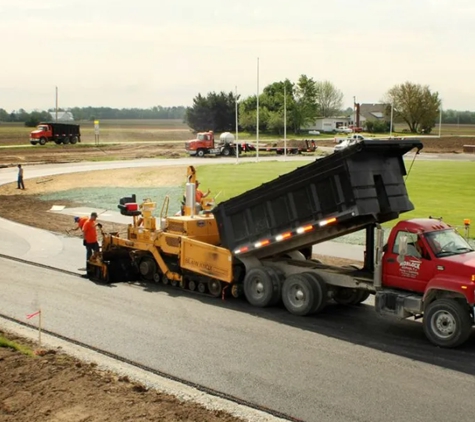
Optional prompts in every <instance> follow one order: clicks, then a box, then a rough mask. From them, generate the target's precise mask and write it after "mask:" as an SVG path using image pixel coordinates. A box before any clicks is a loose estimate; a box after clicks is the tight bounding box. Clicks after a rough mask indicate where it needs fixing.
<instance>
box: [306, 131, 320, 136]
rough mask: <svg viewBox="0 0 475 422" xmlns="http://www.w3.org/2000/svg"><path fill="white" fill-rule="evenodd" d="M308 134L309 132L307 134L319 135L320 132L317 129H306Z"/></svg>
mask: <svg viewBox="0 0 475 422" xmlns="http://www.w3.org/2000/svg"><path fill="white" fill-rule="evenodd" d="M308 134H309V135H317V136H318V135H320V132H319V131H318V130H309V131H308Z"/></svg>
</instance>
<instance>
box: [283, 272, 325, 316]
mask: <svg viewBox="0 0 475 422" xmlns="http://www.w3.org/2000/svg"><path fill="white" fill-rule="evenodd" d="M319 296H320V292H319V290H318V288H317V283H314V282H313V280H312V278H311V277H309V276H308V275H306V274H292V275H290V276H289V277H287V279H286V280H285V281H284V285H283V287H282V301H283V302H284V306H285V307H286V309H287V310H288V311H289V312H290V313H291V314H294V315H298V316H305V315H310V314H311V313H312V312H313V311H314V309H316V308H318V306H319V305H320V304H319V303H316V302H319V300H321V297H319Z"/></svg>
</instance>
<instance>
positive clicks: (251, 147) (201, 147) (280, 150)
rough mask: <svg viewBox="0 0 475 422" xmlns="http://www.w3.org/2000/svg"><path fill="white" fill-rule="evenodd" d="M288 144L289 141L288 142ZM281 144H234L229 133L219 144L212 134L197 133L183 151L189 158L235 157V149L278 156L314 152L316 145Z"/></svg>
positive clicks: (224, 134)
mask: <svg viewBox="0 0 475 422" xmlns="http://www.w3.org/2000/svg"><path fill="white" fill-rule="evenodd" d="M289 143H290V141H289ZM279 144H282V142H280V143H279V142H276V143H274V144H272V145H267V144H261V145H260V146H259V148H258V147H257V145H255V144H252V143H249V142H239V143H238V142H235V139H234V135H233V134H232V133H230V132H224V133H222V134H221V135H220V137H219V142H218V143H216V142H215V137H214V132H213V131H208V132H199V133H197V135H196V139H193V140H190V141H187V142H186V143H185V150H186V152H187V153H188V154H189V155H191V156H196V157H204V156H205V155H208V154H212V155H222V156H225V157H229V156H234V155H236V148H237V150H238V154H239V155H240V154H242V153H244V152H252V151H257V150H259V151H262V152H275V153H276V154H278V155H282V154H284V153H285V152H287V154H301V153H302V152H314V151H316V149H317V145H316V144H315V141H314V140H307V139H305V140H303V141H299V145H295V142H293V145H289V146H287V147H284V145H279Z"/></svg>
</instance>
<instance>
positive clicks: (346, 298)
mask: <svg viewBox="0 0 475 422" xmlns="http://www.w3.org/2000/svg"><path fill="white" fill-rule="evenodd" d="M368 297H369V292H367V291H365V290H359V289H350V288H348V287H340V288H339V289H338V290H337V292H336V294H335V296H334V297H333V299H334V300H335V302H336V303H339V304H340V305H358V304H359V303H361V302H364V301H365V300H366V299H368Z"/></svg>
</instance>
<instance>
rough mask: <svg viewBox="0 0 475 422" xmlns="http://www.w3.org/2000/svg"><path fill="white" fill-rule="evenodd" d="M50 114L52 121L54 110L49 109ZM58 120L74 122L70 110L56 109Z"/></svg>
mask: <svg viewBox="0 0 475 422" xmlns="http://www.w3.org/2000/svg"><path fill="white" fill-rule="evenodd" d="M49 114H50V116H51V119H52V120H53V121H56V112H55V111H50V113H49ZM58 122H74V117H73V113H71V112H70V111H58Z"/></svg>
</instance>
